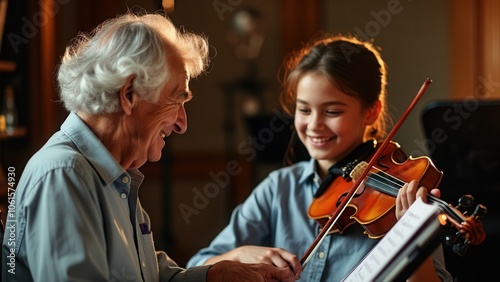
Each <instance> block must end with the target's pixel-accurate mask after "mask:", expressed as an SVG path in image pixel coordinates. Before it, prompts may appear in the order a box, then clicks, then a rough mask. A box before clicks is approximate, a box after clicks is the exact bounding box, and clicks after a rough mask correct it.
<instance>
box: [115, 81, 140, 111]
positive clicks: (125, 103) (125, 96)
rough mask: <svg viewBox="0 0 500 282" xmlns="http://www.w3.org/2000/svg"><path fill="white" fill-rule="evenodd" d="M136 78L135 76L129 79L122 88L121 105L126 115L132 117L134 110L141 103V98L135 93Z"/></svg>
mask: <svg viewBox="0 0 500 282" xmlns="http://www.w3.org/2000/svg"><path fill="white" fill-rule="evenodd" d="M135 77H136V75H135V74H132V75H130V76H129V77H127V80H126V81H125V84H124V85H123V86H122V88H120V93H119V95H120V105H121V107H122V110H123V112H124V113H125V114H126V115H130V114H131V113H132V109H133V108H134V107H135V106H136V105H137V102H138V101H139V97H138V96H137V94H136V93H135V91H134V79H135Z"/></svg>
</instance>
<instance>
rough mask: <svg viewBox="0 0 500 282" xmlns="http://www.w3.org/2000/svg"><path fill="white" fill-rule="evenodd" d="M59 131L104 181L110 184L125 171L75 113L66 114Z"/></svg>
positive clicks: (135, 171) (136, 171)
mask: <svg viewBox="0 0 500 282" xmlns="http://www.w3.org/2000/svg"><path fill="white" fill-rule="evenodd" d="M61 132H63V133H64V134H65V135H66V136H68V138H69V139H70V140H71V141H72V142H73V143H74V144H75V146H76V147H77V148H78V150H79V151H80V153H81V154H82V155H83V156H84V157H85V158H86V159H87V160H88V161H89V162H90V163H91V164H92V166H93V167H94V169H95V170H96V171H97V173H98V174H99V175H100V177H101V178H102V179H103V181H104V182H105V183H107V184H110V183H112V182H113V181H115V180H116V179H118V178H119V177H120V176H121V175H122V174H123V173H125V170H124V169H123V168H122V167H121V166H120V165H119V164H118V162H117V161H116V160H115V158H114V157H113V156H112V155H111V153H110V152H109V151H108V150H107V149H106V147H104V145H103V144H102V142H101V141H100V140H99V139H98V138H97V136H95V134H94V133H93V132H92V130H90V128H89V127H88V126H87V125H86V124H85V123H84V122H83V121H82V120H81V119H80V117H79V116H78V115H77V114H76V113H74V112H71V113H70V114H69V115H68V117H67V118H66V120H65V121H64V123H63V124H62V125H61ZM132 171H133V174H132V177H134V178H135V177H138V178H141V177H142V174H141V173H140V172H139V171H138V170H130V172H132ZM141 180H142V179H141Z"/></svg>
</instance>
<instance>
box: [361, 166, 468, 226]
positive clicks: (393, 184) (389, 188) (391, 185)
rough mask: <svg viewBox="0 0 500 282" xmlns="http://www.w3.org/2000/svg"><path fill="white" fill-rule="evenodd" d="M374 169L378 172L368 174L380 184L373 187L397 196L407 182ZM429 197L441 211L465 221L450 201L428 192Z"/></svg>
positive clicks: (370, 178) (369, 177)
mask: <svg viewBox="0 0 500 282" xmlns="http://www.w3.org/2000/svg"><path fill="white" fill-rule="evenodd" d="M374 169H376V170H377V171H378V172H377V173H373V172H372V173H371V174H370V175H369V176H368V180H372V181H374V182H376V183H378V184H379V185H374V186H376V187H373V188H377V189H380V190H382V192H386V193H388V194H390V195H392V196H394V197H396V196H397V194H398V191H399V189H400V188H402V187H403V185H404V184H405V182H404V181H402V180H401V179H399V178H396V177H394V176H392V175H390V174H388V173H386V172H384V171H382V170H380V169H378V168H374ZM367 184H368V182H367ZM384 185H385V186H384ZM427 199H428V201H429V203H435V204H436V205H438V207H439V208H440V209H441V211H443V212H446V213H447V214H450V215H452V216H454V217H455V220H457V221H461V222H463V221H464V220H465V219H464V218H463V217H462V216H461V215H459V214H457V213H456V212H455V210H453V209H452V208H451V207H450V206H449V205H448V203H446V202H445V201H443V200H441V199H440V198H438V197H436V196H434V195H432V194H429V193H428V194H427Z"/></svg>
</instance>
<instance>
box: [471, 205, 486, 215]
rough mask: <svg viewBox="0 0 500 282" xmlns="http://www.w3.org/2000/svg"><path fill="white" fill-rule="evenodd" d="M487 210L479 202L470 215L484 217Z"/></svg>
mask: <svg viewBox="0 0 500 282" xmlns="http://www.w3.org/2000/svg"><path fill="white" fill-rule="evenodd" d="M487 212H488V208H487V207H486V206H483V205H481V204H479V205H477V206H476V209H475V210H474V213H473V214H472V215H474V216H476V217H477V218H484V217H485V216H486V213H487Z"/></svg>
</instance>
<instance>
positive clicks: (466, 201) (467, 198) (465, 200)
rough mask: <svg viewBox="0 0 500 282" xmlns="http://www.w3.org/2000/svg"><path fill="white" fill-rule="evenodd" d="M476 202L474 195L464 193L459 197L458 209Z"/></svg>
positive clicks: (468, 206)
mask: <svg viewBox="0 0 500 282" xmlns="http://www.w3.org/2000/svg"><path fill="white" fill-rule="evenodd" d="M473 204H474V197H473V196H472V195H463V196H462V197H460V199H458V206H456V208H457V209H459V210H460V209H461V208H466V209H467V208H470V207H471V206H472V205H473Z"/></svg>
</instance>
